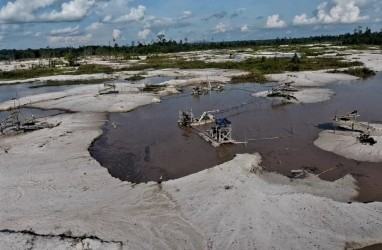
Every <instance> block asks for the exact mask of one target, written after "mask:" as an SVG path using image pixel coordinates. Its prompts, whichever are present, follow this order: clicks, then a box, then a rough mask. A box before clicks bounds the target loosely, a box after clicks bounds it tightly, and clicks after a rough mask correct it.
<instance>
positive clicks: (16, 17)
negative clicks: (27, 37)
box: [0, 0, 95, 23]
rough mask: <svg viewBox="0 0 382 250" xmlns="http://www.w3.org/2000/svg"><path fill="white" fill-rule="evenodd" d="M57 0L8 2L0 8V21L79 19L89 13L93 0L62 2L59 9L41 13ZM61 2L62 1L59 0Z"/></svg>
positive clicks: (22, 21) (18, 0) (17, 0)
mask: <svg viewBox="0 0 382 250" xmlns="http://www.w3.org/2000/svg"><path fill="white" fill-rule="evenodd" d="M55 2H57V0H16V1H14V2H8V3H7V4H6V5H4V6H3V7H2V8H1V9H0V22H3V23H24V22H25V23H26V22H60V21H79V20H81V19H83V18H84V17H85V16H87V15H88V14H89V11H90V9H91V8H92V7H93V6H94V4H95V0H71V1H69V2H63V3H62V4H61V9H60V10H59V11H58V10H52V11H51V12H45V13H41V11H40V10H42V9H44V8H47V7H50V6H52V5H53V4H54V3H55ZM61 2H62V1H61Z"/></svg>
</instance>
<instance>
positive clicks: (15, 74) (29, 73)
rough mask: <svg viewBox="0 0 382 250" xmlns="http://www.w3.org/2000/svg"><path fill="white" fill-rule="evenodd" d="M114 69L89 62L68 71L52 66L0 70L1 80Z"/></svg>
mask: <svg viewBox="0 0 382 250" xmlns="http://www.w3.org/2000/svg"><path fill="white" fill-rule="evenodd" d="M113 72H114V70H113V69H112V68H110V67H107V66H102V65H95V64H87V65H81V66H79V67H78V68H77V69H76V70H74V71H70V72H69V71H68V69H65V68H50V67H37V68H31V69H17V70H12V71H0V80H22V79H30V78H36V77H42V76H52V75H65V74H74V75H83V74H95V73H106V74H111V73H113Z"/></svg>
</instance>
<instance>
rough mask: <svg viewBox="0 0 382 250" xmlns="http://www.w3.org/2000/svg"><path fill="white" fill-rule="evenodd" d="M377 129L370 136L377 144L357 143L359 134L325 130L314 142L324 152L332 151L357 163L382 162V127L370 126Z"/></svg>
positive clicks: (377, 125)
mask: <svg viewBox="0 0 382 250" xmlns="http://www.w3.org/2000/svg"><path fill="white" fill-rule="evenodd" d="M370 126H372V127H374V128H376V130H375V131H373V132H372V133H371V134H370V136H371V137H373V138H374V139H375V140H376V141H377V143H376V144H374V145H372V146H371V145H369V144H362V143H360V142H358V141H357V136H359V132H352V131H338V130H337V131H336V132H335V133H334V131H333V130H325V131H323V132H321V133H320V135H319V137H318V138H317V139H316V140H315V141H314V145H316V146H317V147H319V148H321V149H322V150H326V151H330V152H333V153H335V154H338V155H341V156H343V157H345V158H348V159H353V160H356V161H369V162H382V125H381V124H370Z"/></svg>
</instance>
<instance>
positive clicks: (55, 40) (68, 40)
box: [48, 34, 93, 45]
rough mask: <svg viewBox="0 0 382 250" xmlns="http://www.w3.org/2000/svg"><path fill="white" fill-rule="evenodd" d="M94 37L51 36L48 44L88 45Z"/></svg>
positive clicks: (88, 35) (89, 35)
mask: <svg viewBox="0 0 382 250" xmlns="http://www.w3.org/2000/svg"><path fill="white" fill-rule="evenodd" d="M92 38H93V36H92V35H91V34H87V35H82V36H49V37H48V42H49V43H50V44H54V45H61V44H69V45H72V44H78V43H81V44H82V43H86V42H89V41H91V40H92Z"/></svg>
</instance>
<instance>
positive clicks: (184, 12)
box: [183, 10, 192, 17]
mask: <svg viewBox="0 0 382 250" xmlns="http://www.w3.org/2000/svg"><path fill="white" fill-rule="evenodd" d="M183 16H184V17H190V16H192V12H191V11H188V10H186V11H183Z"/></svg>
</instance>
